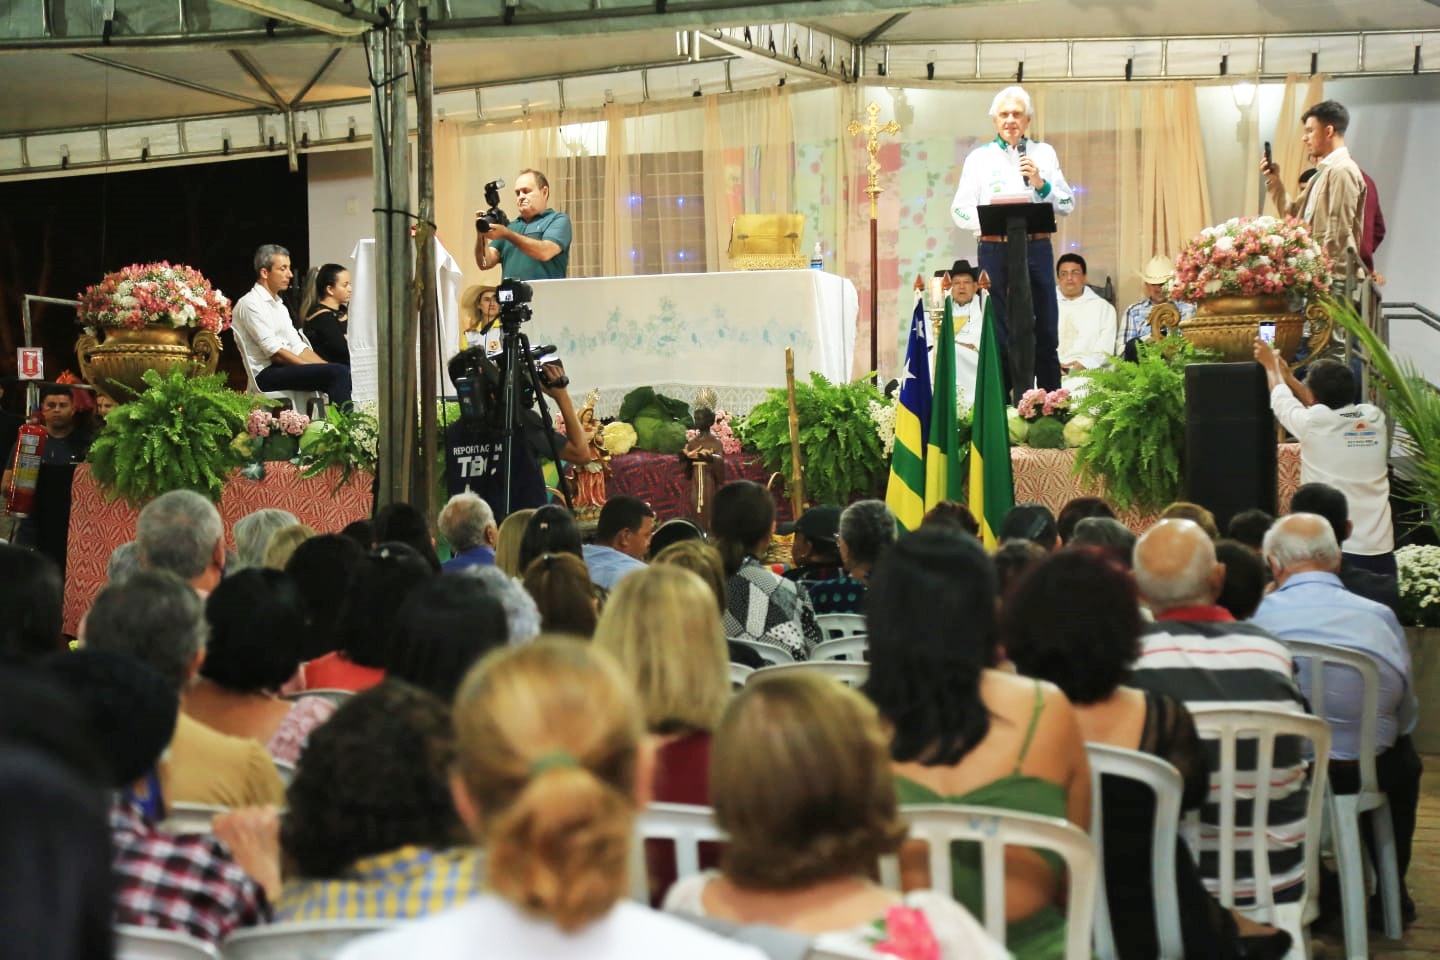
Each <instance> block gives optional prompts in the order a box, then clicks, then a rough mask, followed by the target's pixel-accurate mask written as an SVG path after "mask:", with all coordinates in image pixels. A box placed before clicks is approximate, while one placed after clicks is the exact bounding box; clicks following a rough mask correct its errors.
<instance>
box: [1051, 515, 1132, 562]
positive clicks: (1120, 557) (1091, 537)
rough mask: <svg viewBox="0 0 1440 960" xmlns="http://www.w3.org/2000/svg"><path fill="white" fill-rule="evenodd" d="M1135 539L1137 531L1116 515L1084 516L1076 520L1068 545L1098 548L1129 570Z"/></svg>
mask: <svg viewBox="0 0 1440 960" xmlns="http://www.w3.org/2000/svg"><path fill="white" fill-rule="evenodd" d="M1135 540H1136V537H1135V532H1134V531H1133V530H1131V529H1130V528H1129V527H1127V526H1125V524H1123V523H1121V522H1120V521H1119V520H1116V519H1115V518H1114V517H1084V518H1082V519H1081V520H1079V521H1077V522H1076V524H1075V529H1074V530H1072V531H1071V532H1070V539H1069V540H1067V541H1066V545H1067V546H1072V547H1090V548H1092V549H1098V550H1100V551H1101V552H1102V553H1104V554H1105V556H1107V557H1109V558H1110V559H1111V560H1114V561H1115V562H1116V563H1118V564H1120V566H1122V567H1124V568H1125V569H1126V570H1129V569H1130V565H1131V563H1132V562H1133V561H1132V559H1131V557H1132V555H1133V554H1134V553H1135Z"/></svg>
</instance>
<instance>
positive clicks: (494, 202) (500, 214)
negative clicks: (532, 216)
mask: <svg viewBox="0 0 1440 960" xmlns="http://www.w3.org/2000/svg"><path fill="white" fill-rule="evenodd" d="M503 186H505V181H504V180H491V181H490V182H489V183H487V184H485V202H486V203H487V204H488V205H489V207H488V209H486V211H485V212H484V213H482V214H480V216H478V217H476V218H475V229H476V230H478V231H479V232H481V233H488V232H489V231H490V227H491V225H492V224H493V225H495V226H497V227H508V226H509V225H510V218H509V217H507V216H506V215H505V211H504V210H501V209H500V188H501V187H503Z"/></svg>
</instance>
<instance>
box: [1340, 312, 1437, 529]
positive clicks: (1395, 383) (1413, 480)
mask: <svg viewBox="0 0 1440 960" xmlns="http://www.w3.org/2000/svg"><path fill="white" fill-rule="evenodd" d="M1325 306H1326V308H1327V309H1329V311H1330V316H1331V317H1332V318H1333V319H1334V321H1335V322H1336V323H1337V324H1339V325H1340V326H1342V327H1344V328H1345V329H1346V330H1347V331H1348V332H1349V333H1351V334H1352V335H1353V336H1354V337H1355V339H1357V340H1358V341H1360V343H1361V345H1363V346H1364V348H1365V356H1366V357H1368V358H1369V360H1370V366H1371V368H1372V369H1373V370H1374V371H1375V373H1376V374H1377V376H1376V378H1375V382H1376V386H1377V388H1378V389H1379V391H1380V396H1381V398H1382V399H1383V401H1384V403H1385V408H1386V415H1387V416H1388V417H1389V418H1390V421H1391V424H1392V428H1398V429H1396V430H1395V431H1394V432H1395V442H1396V445H1398V446H1399V447H1400V450H1401V452H1402V453H1403V454H1404V455H1405V456H1406V458H1407V459H1408V460H1409V465H1408V470H1407V475H1408V477H1409V480H1410V484H1409V489H1408V490H1407V491H1406V492H1405V493H1404V494H1403V497H1404V499H1406V500H1408V501H1410V502H1412V503H1415V504H1417V505H1418V506H1419V507H1420V509H1421V511H1422V513H1421V516H1422V517H1423V518H1424V519H1423V521H1422V523H1423V525H1425V526H1428V527H1430V528H1431V529H1432V530H1434V531H1435V533H1436V535H1437V536H1440V455H1437V451H1440V393H1437V392H1436V390H1435V387H1434V386H1433V385H1432V384H1431V383H1430V381H1428V380H1426V379H1425V377H1424V376H1423V375H1422V374H1421V373H1420V372H1419V370H1417V369H1416V367H1415V362H1414V361H1413V360H1408V359H1407V360H1405V361H1403V362H1400V361H1397V360H1396V359H1395V357H1394V355H1393V354H1391V353H1390V350H1389V349H1388V348H1387V347H1386V346H1385V344H1384V342H1382V341H1381V339H1380V337H1379V336H1377V335H1376V333H1375V331H1373V330H1371V329H1370V327H1369V326H1367V325H1366V323H1365V321H1364V320H1363V319H1362V318H1361V317H1360V314H1358V313H1356V312H1355V308H1354V306H1352V305H1351V304H1350V303H1348V302H1345V301H1342V300H1328V301H1326V303H1325Z"/></svg>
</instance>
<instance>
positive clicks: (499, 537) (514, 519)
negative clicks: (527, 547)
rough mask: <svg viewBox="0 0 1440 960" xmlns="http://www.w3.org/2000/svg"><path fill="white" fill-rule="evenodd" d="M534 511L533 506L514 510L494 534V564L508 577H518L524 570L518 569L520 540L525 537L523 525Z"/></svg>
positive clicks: (528, 520)
mask: <svg viewBox="0 0 1440 960" xmlns="http://www.w3.org/2000/svg"><path fill="white" fill-rule="evenodd" d="M534 513H535V510H534V509H533V508H527V509H525V510H516V511H515V512H513V513H511V514H510V515H509V516H508V517H506V518H505V519H504V520H502V521H501V522H500V530H499V532H498V533H497V534H496V535H495V566H497V567H499V568H500V569H501V570H502V571H504V573H505V575H506V576H508V577H517V578H518V577H519V576H520V574H521V573H523V572H524V571H523V570H521V569H520V541H521V540H523V539H524V538H525V526H526V524H528V523H529V522H530V517H531V515H533V514H534Z"/></svg>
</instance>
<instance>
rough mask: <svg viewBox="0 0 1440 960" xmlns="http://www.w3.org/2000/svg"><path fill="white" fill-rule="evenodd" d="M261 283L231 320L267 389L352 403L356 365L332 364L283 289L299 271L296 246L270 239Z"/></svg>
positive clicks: (258, 268) (259, 269)
mask: <svg viewBox="0 0 1440 960" xmlns="http://www.w3.org/2000/svg"><path fill="white" fill-rule="evenodd" d="M255 276H256V280H255V286H254V287H252V288H251V289H250V292H249V293H247V294H245V296H243V297H241V298H240V299H239V300H238V301H237V302H236V304H235V309H234V311H233V312H232V314H231V318H230V321H231V324H232V325H233V326H234V328H235V338H236V341H237V342H238V343H239V344H240V349H241V351H242V352H243V353H244V354H245V362H246V363H248V364H249V365H250V372H251V373H252V374H254V376H255V385H256V386H257V387H259V388H260V389H261V390H319V391H322V392H323V393H325V394H326V395H327V396H329V398H330V402H331V403H347V404H348V403H349V402H350V368H349V367H347V366H345V365H344V364H342V363H326V362H325V360H324V359H323V358H321V356H320V355H319V354H318V353H316V352H315V351H314V350H312V349H311V348H310V344H309V343H307V342H306V340H305V338H304V337H303V336H301V334H300V331H299V330H296V329H295V323H294V321H292V320H291V319H290V311H289V310H287V309H286V307H285V304H284V303H282V302H281V300H280V291H281V290H284V289H286V288H287V287H289V286H290V280H291V278H292V277H293V276H294V271H293V270H292V269H291V268H290V251H289V250H286V249H285V248H284V247H282V246H280V245H278V244H274V243H267V244H265V245H263V246H262V247H260V249H258V250H256V251H255Z"/></svg>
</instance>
